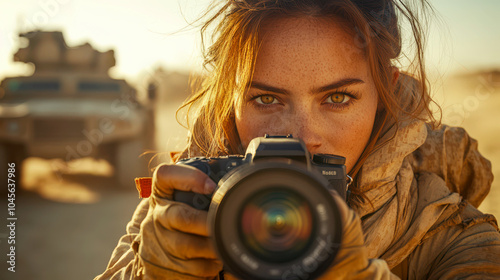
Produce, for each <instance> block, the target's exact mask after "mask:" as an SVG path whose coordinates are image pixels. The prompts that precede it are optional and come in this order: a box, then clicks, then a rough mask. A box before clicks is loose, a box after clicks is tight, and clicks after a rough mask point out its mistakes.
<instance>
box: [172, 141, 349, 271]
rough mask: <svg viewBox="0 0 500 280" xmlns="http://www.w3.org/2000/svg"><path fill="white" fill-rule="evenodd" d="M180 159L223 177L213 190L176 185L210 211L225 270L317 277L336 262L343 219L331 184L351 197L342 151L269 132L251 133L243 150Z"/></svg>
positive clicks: (179, 196) (177, 196)
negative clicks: (316, 150) (317, 149)
mask: <svg viewBox="0 0 500 280" xmlns="http://www.w3.org/2000/svg"><path fill="white" fill-rule="evenodd" d="M177 164H183V165H190V166H193V167H196V168H198V169H199V170H201V171H203V172H204V173H205V174H207V175H208V176H209V177H210V178H211V179H212V180H213V181H215V182H216V183H218V184H217V188H216V190H215V192H214V193H213V194H212V195H202V194H197V193H193V192H184V191H178V190H176V191H174V194H173V199H174V200H175V201H180V202H184V203H187V204H189V205H191V206H192V207H195V208H197V209H201V210H207V211H208V221H207V222H208V228H209V233H210V236H211V239H212V242H213V244H214V248H215V249H216V252H217V254H218V256H219V258H220V259H221V260H222V261H223V263H224V270H227V271H229V272H231V273H232V274H233V275H235V276H237V277H238V278H240V279H269V280H274V279H314V278H316V277H318V276H319V275H321V274H322V273H323V272H324V271H325V270H326V269H327V268H328V267H329V266H330V264H331V263H332V262H333V260H334V258H335V255H336V254H337V251H338V249H339V248H340V244H341V235H342V221H341V215H340V212H339V209H338V207H337V204H336V202H335V200H334V199H333V197H332V194H331V193H330V191H332V190H335V191H337V192H338V193H339V194H340V195H341V196H342V197H344V199H345V198H346V192H347V186H348V180H347V179H346V178H348V176H346V170H345V165H344V164H345V158H344V157H341V156H336V155H330V154H314V155H312V156H311V155H310V153H309V152H308V150H307V148H306V146H305V144H304V142H303V141H302V140H300V139H298V138H293V136H291V135H287V136H269V135H265V136H264V137H258V138H255V139H253V140H252V141H251V142H250V143H249V145H248V148H247V150H246V152H245V155H244V156H222V157H211V158H204V157H195V158H188V159H182V160H180V161H178V163H177Z"/></svg>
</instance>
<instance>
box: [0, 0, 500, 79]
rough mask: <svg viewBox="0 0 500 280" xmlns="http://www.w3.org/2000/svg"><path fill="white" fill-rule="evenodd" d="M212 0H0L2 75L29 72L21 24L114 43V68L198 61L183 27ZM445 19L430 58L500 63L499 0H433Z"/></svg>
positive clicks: (140, 69) (443, 62)
mask: <svg viewBox="0 0 500 280" xmlns="http://www.w3.org/2000/svg"><path fill="white" fill-rule="evenodd" d="M209 2H210V0H141V1H137V0H135V1H133V0H107V1H99V0H16V1H14V0H0V19H1V25H0V79H1V78H3V77H5V76H12V75H15V74H20V73H26V69H27V68H26V67H25V66H23V65H22V64H21V63H14V62H12V60H13V59H12V54H13V53H14V52H15V51H16V50H17V47H18V40H17V31H18V30H20V29H21V30H23V31H25V30H28V29H33V28H40V29H44V30H63V31H64V34H65V38H66V42H67V43H68V45H70V46H74V45H78V44H82V43H84V42H86V41H88V42H90V43H91V44H92V45H93V46H94V47H97V48H98V49H99V50H101V51H105V50H108V49H111V48H113V49H115V53H116V56H117V57H116V60H117V66H116V67H115V69H113V72H112V73H113V75H114V76H117V77H125V78H133V77H135V76H137V74H144V73H147V72H151V71H152V69H154V68H155V67H156V66H157V65H160V64H161V65H164V67H165V68H166V69H169V70H173V69H188V68H190V67H195V66H197V65H199V64H200V60H199V58H198V57H199V56H198V54H199V52H200V51H199V49H200V48H199V38H198V37H199V36H198V32H197V30H191V31H186V32H180V33H176V34H174V35H169V33H172V32H175V31H178V30H179V29H181V28H183V27H186V26H187V23H186V20H185V19H187V20H193V19H194V18H196V16H197V15H199V14H200V13H201V12H202V11H204V9H206V7H207V6H208V3H209ZM431 2H432V3H433V5H434V6H435V8H436V10H437V11H438V13H439V14H440V16H441V24H438V25H436V24H435V25H433V26H432V28H431V29H432V33H431V34H430V37H429V39H430V40H429V52H428V65H429V68H430V69H431V70H436V69H437V70H439V71H441V72H442V73H445V74H446V73H450V72H453V71H456V70H461V71H473V70H476V69H480V68H493V67H498V68H500V16H499V14H500V1H498V0H476V1H470V0H434V1H432V0H431Z"/></svg>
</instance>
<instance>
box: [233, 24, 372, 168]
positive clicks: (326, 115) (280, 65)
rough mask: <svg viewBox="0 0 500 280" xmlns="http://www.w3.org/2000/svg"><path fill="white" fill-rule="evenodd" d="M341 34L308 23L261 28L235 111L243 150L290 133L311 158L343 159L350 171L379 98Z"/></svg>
mask: <svg viewBox="0 0 500 280" xmlns="http://www.w3.org/2000/svg"><path fill="white" fill-rule="evenodd" d="M344 30H345V29H344V28H343V26H342V25H341V24H340V23H339V22H337V21H333V20H331V19H329V20H326V19H319V18H311V17H303V18H289V19H280V20H274V21H272V22H270V23H269V24H267V25H266V27H265V28H264V30H263V31H264V37H263V41H262V47H261V49H260V50H259V53H258V56H257V61H256V65H255V72H254V76H253V80H252V82H251V85H249V90H248V91H247V92H246V93H245V94H244V96H243V97H242V99H241V106H236V114H235V116H236V127H237V129H238V134H239V136H240V139H241V141H242V144H243V146H244V147H245V148H246V147H247V146H248V143H249V142H250V140H252V139H253V138H255V137H260V136H264V134H269V135H286V134H292V135H293V136H294V137H299V138H301V139H302V140H303V141H304V142H305V144H306V145H307V148H308V150H309V152H311V153H312V154H314V153H329V154H337V155H341V156H344V157H346V167H347V171H348V172H349V171H350V170H351V168H352V167H353V166H354V164H355V163H356V161H357V160H358V158H359V156H360V155H361V153H362V152H363V149H364V148H365V146H366V144H367V142H368V140H369V138H370V134H371V131H372V128H373V123H374V119H375V113H376V111H377V100H378V96H377V91H376V88H375V84H374V81H373V79H372V77H371V73H370V69H369V65H368V61H367V60H366V58H365V57H364V54H363V52H361V50H360V48H359V47H357V46H356V44H355V42H354V37H353V36H352V35H350V34H349V33H347V32H346V31H344Z"/></svg>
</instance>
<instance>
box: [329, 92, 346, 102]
mask: <svg viewBox="0 0 500 280" xmlns="http://www.w3.org/2000/svg"><path fill="white" fill-rule="evenodd" d="M349 99H351V98H350V97H349V96H348V95H347V94H344V93H340V92H337V93H334V94H332V95H330V96H328V98H327V99H326V101H327V103H336V104H341V103H346V102H347V101H349Z"/></svg>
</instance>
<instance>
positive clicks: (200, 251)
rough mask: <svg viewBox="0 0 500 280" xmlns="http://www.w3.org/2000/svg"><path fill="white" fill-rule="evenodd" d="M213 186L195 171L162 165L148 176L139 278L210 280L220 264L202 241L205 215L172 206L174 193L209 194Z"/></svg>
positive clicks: (206, 240) (206, 241)
mask: <svg viewBox="0 0 500 280" xmlns="http://www.w3.org/2000/svg"><path fill="white" fill-rule="evenodd" d="M215 187H216V184H215V183H214V182H213V181H212V180H211V179H210V178H209V177H208V176H207V175H206V174H205V173H203V172H201V171H200V170H198V169H196V168H194V167H190V166H181V165H169V164H164V165H161V166H159V167H158V168H157V169H156V171H155V172H154V175H153V188H152V195H151V197H150V207H149V212H148V215H147V216H146V218H145V220H144V221H143V223H142V225H141V230H140V234H139V241H138V243H139V247H138V256H139V258H138V260H137V262H138V264H136V265H137V266H138V267H139V268H138V270H137V271H136V274H138V276H140V277H142V279H172V280H174V279H183V280H184V279H216V278H217V277H218V273H219V271H221V270H222V262H221V261H219V260H218V259H217V257H216V253H215V251H214V249H213V248H212V245H211V243H210V239H209V237H208V232H207V226H206V220H207V212H206V211H202V210H197V209H195V208H192V207H190V206H188V205H186V204H184V203H180V202H175V201H172V200H171V199H172V194H173V191H174V189H177V190H182V191H191V192H197V193H202V194H210V193H212V192H213V191H214V189H215Z"/></svg>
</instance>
